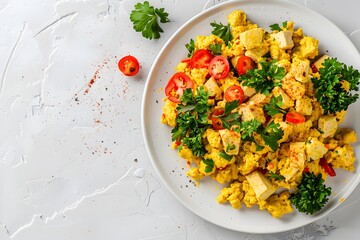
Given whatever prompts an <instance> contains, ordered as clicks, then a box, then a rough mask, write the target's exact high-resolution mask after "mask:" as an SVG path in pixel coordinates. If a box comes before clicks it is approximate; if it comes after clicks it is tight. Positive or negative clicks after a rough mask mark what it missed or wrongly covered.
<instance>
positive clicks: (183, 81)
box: [165, 72, 194, 103]
mask: <svg viewBox="0 0 360 240" xmlns="http://www.w3.org/2000/svg"><path fill="white" fill-rule="evenodd" d="M193 86H194V82H193V80H191V79H190V78H189V76H188V75H186V74H185V73H183V72H177V73H175V74H174V75H173V76H172V77H171V78H170V80H169V82H168V84H167V85H166V87H165V95H166V97H167V98H168V99H169V100H170V101H172V102H173V103H180V99H181V96H182V95H183V93H184V90H185V89H187V88H192V87H193Z"/></svg>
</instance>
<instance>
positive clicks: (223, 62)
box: [208, 56, 230, 79]
mask: <svg viewBox="0 0 360 240" xmlns="http://www.w3.org/2000/svg"><path fill="white" fill-rule="evenodd" d="M208 69H209V73H210V76H212V77H213V78H215V79H221V78H224V77H226V76H227V75H228V73H229V71H230V64H229V61H228V60H227V58H225V57H222V56H216V57H214V58H213V59H212V60H211V62H210V64H209V68H208Z"/></svg>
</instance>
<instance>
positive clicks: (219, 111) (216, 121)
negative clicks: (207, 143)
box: [210, 109, 224, 130]
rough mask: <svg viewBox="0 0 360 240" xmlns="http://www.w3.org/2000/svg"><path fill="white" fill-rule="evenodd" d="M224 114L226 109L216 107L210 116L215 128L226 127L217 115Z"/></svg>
mask: <svg viewBox="0 0 360 240" xmlns="http://www.w3.org/2000/svg"><path fill="white" fill-rule="evenodd" d="M223 114H224V109H216V110H215V111H214V112H213V113H212V114H211V116H210V119H211V122H212V125H213V127H214V128H215V130H221V129H224V126H223V123H222V121H221V119H220V118H218V117H216V116H221V115H223Z"/></svg>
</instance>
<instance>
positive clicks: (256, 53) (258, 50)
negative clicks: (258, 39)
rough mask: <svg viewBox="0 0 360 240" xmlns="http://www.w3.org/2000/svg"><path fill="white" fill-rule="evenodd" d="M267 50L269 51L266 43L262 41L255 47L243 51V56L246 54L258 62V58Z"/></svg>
mask: <svg viewBox="0 0 360 240" xmlns="http://www.w3.org/2000/svg"><path fill="white" fill-rule="evenodd" d="M268 51H269V47H268V45H267V44H266V43H262V44H260V45H259V46H257V47H254V48H252V49H249V50H247V51H246V52H245V56H248V57H249V58H251V59H252V60H254V61H255V62H259V60H261V59H262V56H264V55H265V54H266V53H267V52H268Z"/></svg>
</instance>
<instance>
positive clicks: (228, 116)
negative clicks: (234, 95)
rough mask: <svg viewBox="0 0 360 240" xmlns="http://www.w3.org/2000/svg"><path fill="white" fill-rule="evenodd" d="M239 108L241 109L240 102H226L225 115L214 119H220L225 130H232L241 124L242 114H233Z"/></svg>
mask: <svg viewBox="0 0 360 240" xmlns="http://www.w3.org/2000/svg"><path fill="white" fill-rule="evenodd" d="M237 107H239V100H235V101H232V102H226V103H225V109H224V114H222V115H219V116H214V117H218V118H219V119H220V120H221V121H222V123H223V126H224V128H226V129H230V128H231V126H233V125H239V124H240V122H239V118H240V114H239V113H238V112H233V113H232V112H231V111H232V110H234V109H236V108H237Z"/></svg>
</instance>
